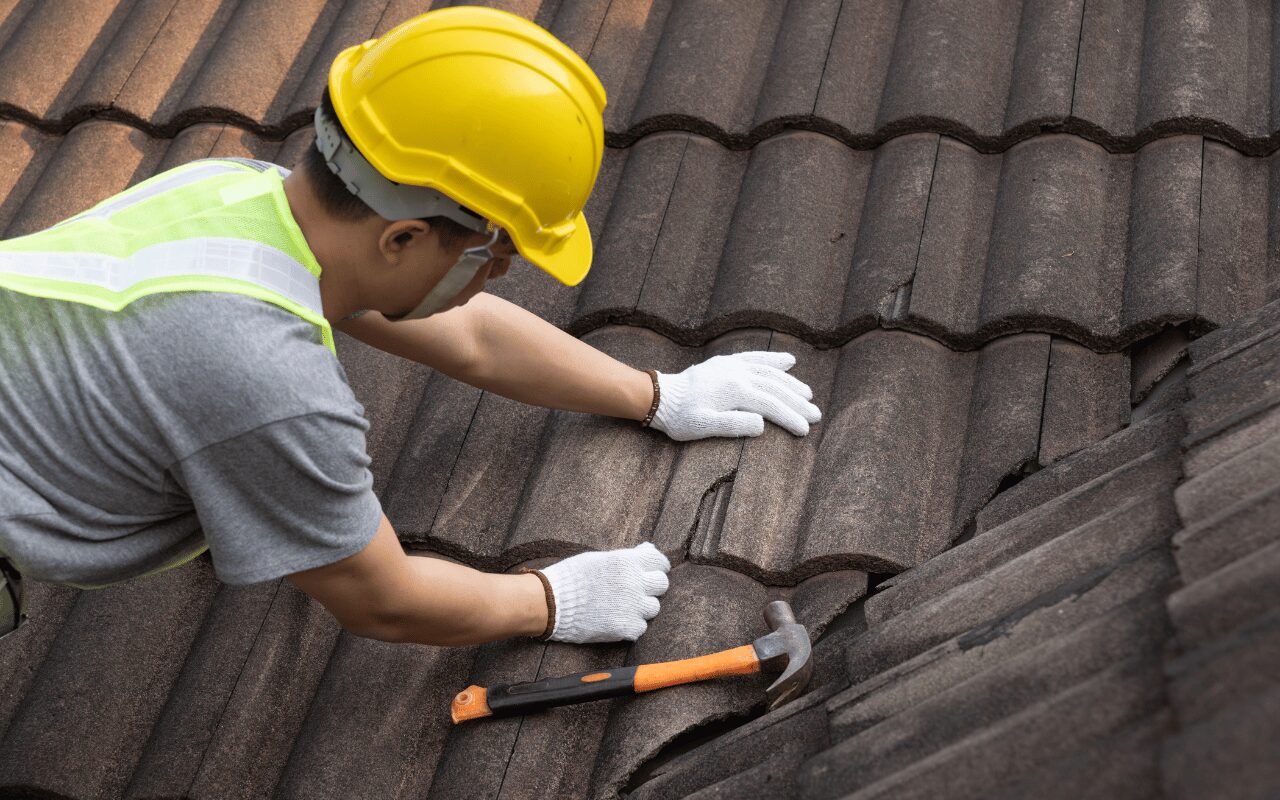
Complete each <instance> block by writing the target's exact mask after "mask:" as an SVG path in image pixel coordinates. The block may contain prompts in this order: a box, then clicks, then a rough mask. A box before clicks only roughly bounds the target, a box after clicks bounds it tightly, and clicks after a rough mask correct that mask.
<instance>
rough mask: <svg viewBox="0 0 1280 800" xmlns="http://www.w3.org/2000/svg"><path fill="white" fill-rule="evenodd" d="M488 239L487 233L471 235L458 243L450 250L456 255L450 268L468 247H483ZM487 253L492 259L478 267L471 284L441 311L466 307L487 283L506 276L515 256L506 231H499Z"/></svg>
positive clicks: (513, 247)
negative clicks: (489, 253) (492, 255)
mask: <svg viewBox="0 0 1280 800" xmlns="http://www.w3.org/2000/svg"><path fill="white" fill-rule="evenodd" d="M489 237H490V234H487V233H476V234H472V235H470V236H468V237H467V238H466V239H465V240H464V241H463V242H461V243H459V244H458V245H457V246H456V247H455V248H450V251H451V252H453V251H454V250H456V254H455V255H454V257H453V261H451V262H450V264H449V266H450V267H452V266H453V264H455V263H457V261H458V258H459V257H461V255H462V251H463V250H464V249H466V248H468V247H483V246H484V244H485V242H488V241H489ZM489 252H491V253H493V254H494V257H493V258H491V259H490V260H488V261H486V262H485V264H484V266H482V267H480V270H479V271H478V272H476V276H475V277H474V278H472V279H471V282H470V283H468V284H467V285H466V286H464V287H463V288H462V291H460V292H458V294H457V296H455V297H454V298H453V299H452V300H450V301H449V303H448V304H446V305H445V307H444V308H443V309H442V310H443V311H448V310H449V309H451V308H457V307H458V306H464V305H466V304H467V301H468V300H470V299H471V298H473V297H475V296H476V295H477V294H478V293H479V292H480V291H482V290H483V289H484V285H485V283H486V282H487V281H490V280H493V279H494V278H501V277H502V276H503V275H506V274H507V270H508V269H510V268H511V259H512V258H513V257H515V255H516V248H515V245H514V244H513V243H512V241H511V237H510V236H508V235H507V232H506V231H500V232H499V233H498V240H497V241H496V242H494V243H493V244H492V245H490V247H489Z"/></svg>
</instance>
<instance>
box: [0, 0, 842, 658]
mask: <svg viewBox="0 0 1280 800" xmlns="http://www.w3.org/2000/svg"><path fill="white" fill-rule="evenodd" d="M603 107H604V90H603V88H602V87H601V86H600V84H599V81H598V80H597V79H596V77H595V75H594V74H593V73H592V72H591V70H590V68H589V67H588V66H587V65H586V64H585V63H584V62H583V61H582V60H581V59H580V58H578V57H577V56H576V55H575V54H574V53H573V52H572V51H570V50H569V49H568V48H567V47H565V46H564V45H563V44H562V43H560V42H559V41H557V40H556V39H554V38H553V37H552V36H551V35H550V34H548V33H546V32H545V31H543V30H542V29H540V28H538V27H536V26H535V25H533V24H532V23H529V22H527V21H525V20H523V19H520V18H518V17H514V16H511V15H508V14H504V13H502V12H497V11H491V10H486V9H474V8H458V9H447V10H442V11H436V12H431V13H428V14H424V15H422V16H420V17H417V18H415V19H412V20H409V21H408V22H406V23H403V24H402V25H400V26H397V27H396V28H394V29H392V30H391V31H389V32H388V33H387V34H386V35H385V36H384V37H382V38H381V39H379V40H376V41H370V42H366V43H364V44H362V45H359V46H356V47H353V48H350V49H348V50H346V51H344V52H343V53H342V54H340V55H339V56H338V58H337V59H336V60H335V62H334V64H333V67H332V70H331V72H330V79H329V88H328V90H326V92H325V97H324V99H323V101H322V103H321V105H320V107H319V108H318V109H317V112H316V128H317V143H316V148H315V149H314V150H312V151H310V152H308V154H307V155H306V157H305V158H304V159H303V160H302V163H301V165H300V166H299V167H298V168H297V169H296V170H295V171H293V172H292V173H290V172H288V171H287V170H284V169H283V168H280V167H277V166H275V165H270V164H265V163H262V162H244V161H237V160H235V159H210V160H205V161H199V162H193V163H192V164H188V165H184V166H182V167H179V168H177V169H174V170H170V171H169V172H167V173H163V174H161V175H159V176H156V177H155V178H152V179H150V180H148V181H145V182H143V183H142V184H140V185H138V186H136V187H133V188H132V189H130V190H128V191H126V192H123V193H121V194H120V195H117V196H115V197H112V198H109V199H108V200H106V201H104V202H102V203H100V204H99V205H98V206H95V207H94V208H93V209H90V210H88V211H86V212H84V213H82V214H79V215H77V216H75V217H72V218H71V219H69V220H65V221H64V222H62V223H59V224H58V225H55V226H53V227H52V228H49V229H46V230H44V231H40V232H37V233H35V234H32V235H30V236H25V237H21V238H19V239H14V240H9V241H6V242H3V243H0V321H2V322H0V404H3V406H4V407H5V409H6V414H4V415H0V554H2V555H3V556H5V557H6V558H5V559H4V560H3V561H0V566H2V567H3V570H4V573H5V575H6V577H7V578H8V582H9V585H10V586H14V585H17V584H18V583H19V582H20V578H19V577H18V574H19V573H21V574H26V575H29V576H31V577H36V578H42V579H46V580H52V581H59V582H65V583H69V584H72V585H76V586H81V587H86V588H92V587H96V586H102V585H107V584H110V583H114V582H117V581H121V580H127V579H130V578H133V577H137V576H140V575H147V574H151V573H154V572H157V571H160V570H163V569H169V568H172V567H174V566H177V565H179V564H181V563H184V562H185V561H187V560H189V559H190V558H192V557H194V556H195V555H198V554H199V553H201V552H203V551H204V550H205V549H208V550H209V551H210V553H211V555H212V558H213V564H214V568H215V570H216V573H217V575H218V577H219V579H221V580H223V581H225V582H227V583H232V584H244V583H253V582H258V581H266V580H272V579H275V578H279V577H281V576H287V577H288V579H289V580H290V581H291V582H292V583H294V584H295V585H296V586H298V587H299V588H300V589H302V590H303V591H305V592H306V593H308V594H309V595H311V596H312V597H313V598H315V599H316V600H317V601H319V602H320V603H321V604H323V605H324V606H325V607H326V608H327V609H328V610H329V611H330V612H331V613H332V614H333V615H334V616H335V617H336V618H337V620H338V621H339V622H340V623H341V624H342V625H343V626H344V627H345V628H347V629H348V630H350V631H352V632H353V633H356V634H359V635H363V636H368V637H372V638H378V639H384V640H387V641H403V642H419V643H426V644H441V645H454V644H469V643H477V642H485V641H491V640H495V639H500V638H504V637H508V636H544V637H547V638H551V639H555V640H558V641H572V642H589V641H613V640H619V639H629V640H634V639H636V638H638V637H639V636H640V635H641V634H642V633H643V632H644V630H645V628H646V627H647V624H648V620H650V619H652V618H653V616H654V615H656V614H657V613H658V610H659V601H658V599H657V598H658V597H659V596H661V595H662V594H663V592H665V590H666V588H667V575H666V573H667V572H668V570H669V569H670V564H669V562H668V561H667V559H666V558H665V556H663V555H662V553H660V552H659V551H658V550H657V549H656V548H654V547H653V545H651V544H648V543H645V544H642V545H640V546H639V547H635V548H629V549H621V550H613V551H608V552H601V553H584V554H581V555H578V556H574V557H572V558H568V559H565V560H563V561H561V562H559V563H556V564H553V565H551V566H549V567H547V568H546V569H544V570H541V571H533V572H526V573H521V574H487V573H482V572H479V571H476V570H473V569H470V568H468V567H465V566H462V565H458V564H452V563H449V562H446V561H443V560H439V559H433V558H413V557H408V556H406V554H405V553H404V551H403V549H402V548H401V546H400V544H399V541H398V539H397V538H396V535H395V531H394V530H393V529H392V527H391V525H390V523H389V522H388V521H387V518H386V517H385V516H384V515H383V514H382V511H381V508H380V506H379V503H378V500H377V498H376V497H375V496H374V495H373V493H372V490H371V484H372V479H371V476H370V474H369V471H368V463H369V459H368V456H367V455H366V453H365V442H364V433H365V430H366V429H367V427H368V425H367V422H366V421H365V420H364V418H363V416H362V409H361V407H360V406H359V404H358V403H357V402H356V401H355V398H354V396H353V395H352V393H351V390H350V388H349V387H348V386H347V384H346V380H345V376H344V374H343V372H342V369H341V367H340V366H339V364H338V362H337V360H336V358H335V357H334V353H333V351H332V332H331V329H330V327H331V325H332V326H335V327H337V328H338V329H339V330H342V331H345V332H346V333H348V334H350V335H352V336H355V337H357V338H359V339H362V340H363V341H365V342H367V343H369V344H371V345H373V346H375V347H379V348H382V349H384V350H387V351H389V352H392V353H395V354H398V355H401V356H404V357H406V358H411V359H414V360H416V361H420V362H422V363H424V364H427V365H429V366H431V367H433V368H435V369H437V370H439V371H441V372H443V373H445V374H446V375H449V376H451V377H454V378H457V379H459V380H463V381H466V382H468V383H470V384H472V385H474V386H477V387H480V388H482V389H485V390H487V391H492V392H497V393H499V394H502V395H504V396H507V397H511V398H514V399H517V400H521V401H524V402H529V403H537V404H540V405H544V406H548V407H551V408H559V409H567V410H572V411H583V412H591V413H598V414H608V415H612V416H617V417H624V418H630V419H636V420H641V421H643V422H644V423H645V424H650V423H651V424H652V425H653V426H654V427H656V428H658V429H660V430H663V431H665V432H666V433H667V434H668V435H670V436H672V437H673V438H675V439H679V440H687V439H695V438H701V437H705V436H713V435H734V436H740V435H756V434H759V433H760V432H761V431H762V430H763V425H764V422H763V420H764V418H768V419H769V420H771V421H773V422H776V423H778V424H781V425H784V426H785V427H787V428H788V429H789V430H791V431H792V432H793V433H795V434H798V435H803V434H805V433H807V432H808V427H809V425H810V424H811V423H814V422H816V421H817V420H818V419H819V416H820V415H819V412H818V409H817V408H816V407H815V406H813V405H812V403H810V402H809V400H810V399H811V397H812V392H811V391H810V390H809V387H807V386H805V385H804V384H803V383H802V382H800V381H798V380H796V379H795V378H793V377H792V376H790V375H787V374H786V371H785V370H786V369H788V368H789V367H790V366H791V365H792V364H793V363H794V359H793V358H792V357H791V356H790V355H789V354H785V353H744V354H738V355H735V356H731V357H717V358H713V359H710V360H708V361H706V362H704V363H702V364H697V365H694V366H693V367H690V368H689V369H687V370H685V371H684V372H682V373H680V374H676V375H663V374H659V373H657V372H654V371H650V372H648V373H646V372H643V371H640V370H637V369H633V368H631V367H629V366H627V365H624V364H621V363H619V362H617V361H615V360H614V359H612V358H610V357H608V356H606V355H604V354H603V353H600V352H599V351H597V350H595V349H593V348H591V347H590V346H588V345H586V344H584V343H583V342H581V341H579V340H577V339H575V338H573V337H571V336H569V335H567V334H565V333H563V332H562V331H560V330H558V329H557V328H555V327H554V326H552V325H550V324H548V323H546V322H545V321H543V320H541V319H539V318H538V317H536V316H534V315H532V314H529V313H528V312H525V311H523V310H522V309H520V308H518V307H517V306H515V305H513V304H510V303H507V302H505V301H502V300H500V299H498V298H496V297H493V296H490V295H487V294H483V293H481V289H482V288H483V286H484V284H485V282H486V281H488V280H490V279H493V278H496V277H499V276H501V275H503V274H504V273H505V272H506V271H507V269H508V268H509V266H510V260H511V258H512V257H513V256H515V255H516V254H517V253H519V254H521V255H523V256H525V257H526V258H527V259H528V260H529V261H531V262H533V263H534V264H536V265H538V266H539V267H541V268H542V269H544V270H546V271H547V272H549V273H550V274H552V275H553V276H555V277H556V278H558V279H559V280H561V281H563V282H565V283H569V284H571V285H572V284H574V283H576V282H578V281H579V280H581V279H582V277H583V275H585V273H586V271H587V268H588V267H589V265H590V258H591V242H590V234H589V232H588V230H587V227H586V221H585V219H583V217H582V213H581V212H582V207H583V205H584V204H585V202H586V199H587V196H588V195H589V193H590V191H591V187H592V185H593V184H594V181H595V178H596V174H597V172H598V171H599V167H600V160H601V157H602V154H603V120H602V111H603ZM0 596H8V593H0ZM19 599H20V598H19ZM2 602H3V601H0V603H2ZM11 604H12V600H11ZM5 610H6V609H5V608H4V607H3V606H0V626H2V625H4V619H5V614H4V612H5ZM10 615H11V616H14V612H12V610H11V611H10ZM9 627H12V624H11V625H10V626H9ZM4 630H5V629H4V628H3V627H0V633H3V632H4Z"/></svg>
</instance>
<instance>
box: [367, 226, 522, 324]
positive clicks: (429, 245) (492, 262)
mask: <svg viewBox="0 0 1280 800" xmlns="http://www.w3.org/2000/svg"><path fill="white" fill-rule="evenodd" d="M394 226H395V227H397V228H400V226H404V227H403V228H401V229H400V230H399V232H398V233H396V234H395V235H394V236H390V237H388V236H386V235H384V238H383V242H385V243H386V245H385V246H384V254H385V255H387V256H388V258H390V257H391V253H390V252H387V249H386V248H390V249H391V250H393V251H394V253H395V256H394V257H395V260H396V261H397V262H399V263H403V264H404V265H405V266H407V267H408V269H407V270H397V272H398V274H399V276H400V278H399V280H397V282H396V283H397V286H396V287H395V296H394V303H395V305H396V306H397V307H396V308H392V309H387V310H388V311H389V312H390V313H391V314H396V315H402V314H405V313H408V312H409V311H412V310H413V309H414V308H415V307H416V306H417V304H418V303H419V302H420V301H421V300H422V298H424V297H425V296H426V294H427V292H429V291H431V289H433V288H434V287H435V286H436V284H437V283H439V282H440V280H441V279H442V278H444V276H445V275H446V274H447V273H448V272H449V270H450V269H452V267H453V265H454V264H456V263H457V262H458V259H459V258H461V257H462V254H463V251H464V250H466V249H467V248H470V247H483V246H484V245H485V244H486V243H487V242H488V241H489V239H490V237H491V235H492V234H489V233H470V234H468V235H467V236H465V237H463V238H462V239H460V240H458V241H454V242H451V243H450V244H449V245H447V246H446V245H445V244H443V243H442V242H441V240H440V237H439V235H438V234H437V232H436V231H435V230H433V229H431V228H430V226H428V225H426V224H425V223H419V222H413V223H395V224H394ZM397 237H398V238H397ZM489 251H490V252H491V253H493V255H494V257H493V258H491V259H489V260H488V261H486V262H485V263H484V264H483V265H482V266H481V267H480V269H479V270H478V271H477V272H476V274H475V277H473V278H472V279H471V281H470V282H469V283H468V284H467V285H466V286H464V287H463V288H462V290H461V291H459V292H458V294H457V295H455V296H454V297H453V298H451V299H450V300H449V302H447V303H446V304H445V305H444V307H443V308H441V309H440V312H437V313H441V312H444V311H448V310H449V309H452V308H457V307H458V306H462V305H465V304H466V303H467V301H469V300H470V299H471V298H472V297H475V295H476V294H477V293H479V292H480V291H481V290H483V289H484V286H485V283H486V282H487V281H489V280H492V279H494V278H498V277H501V276H503V275H505V274H506V273H507V270H508V269H510V268H511V259H512V258H513V257H514V256H515V255H516V249H515V245H514V244H513V243H512V241H511V238H510V237H509V236H508V235H507V233H506V232H505V231H500V232H499V235H498V239H497V241H495V242H494V243H493V244H492V245H490V246H489Z"/></svg>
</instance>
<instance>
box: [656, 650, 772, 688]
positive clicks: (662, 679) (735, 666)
mask: <svg viewBox="0 0 1280 800" xmlns="http://www.w3.org/2000/svg"><path fill="white" fill-rule="evenodd" d="M759 671H760V659H759V658H758V657H757V656H756V650H755V647H753V646H752V645H749V644H744V645H743V646H741V647H735V648H733V649H732V650H722V651H721V652H719V653H712V654H711V655H707V656H698V657H697V658H685V659H681V660H680V661H664V662H662V663H660V664H641V665H640V666H638V667H636V677H635V690H636V691H637V692H651V691H653V690H654V689H665V688H666V687H668V686H678V685H679V684H682V683H693V682H694V681H705V680H707V679H709V678H719V677H722V676H724V675H749V674H751V673H753V672H759Z"/></svg>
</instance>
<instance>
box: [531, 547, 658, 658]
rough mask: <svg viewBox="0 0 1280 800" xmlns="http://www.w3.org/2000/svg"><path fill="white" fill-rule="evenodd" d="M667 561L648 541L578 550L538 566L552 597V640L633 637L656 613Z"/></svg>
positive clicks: (573, 640)
mask: <svg viewBox="0 0 1280 800" xmlns="http://www.w3.org/2000/svg"><path fill="white" fill-rule="evenodd" d="M670 569H671V562H670V561H668V560H667V557H666V556H664V555H663V554H662V551H660V550H658V548H656V547H654V546H653V545H652V544H650V543H649V542H645V543H644V544H641V545H639V546H637V547H631V548H627V549H623V550H606V551H604V552H598V553H582V554H580V555H576V556H573V557H572V558H566V559H565V560H564V561H559V562H557V563H555V564H552V565H551V566H549V567H547V568H545V569H543V570H540V571H541V572H542V574H543V575H545V576H546V577H547V581H548V583H550V584H551V592H552V594H553V595H555V605H556V618H555V628H554V629H553V630H552V633H551V636H550V637H549V638H550V639H551V640H553V641H557V642H575V643H582V642H615V641H618V640H619V639H627V640H630V641H635V640H636V639H639V638H640V636H641V634H643V633H644V632H645V630H647V629H648V627H649V620H651V619H653V618H654V617H656V616H657V615H658V610H659V608H660V604H659V602H658V597H660V596H661V595H662V594H664V593H665V592H666V591H667V572H668V571H669V570H670Z"/></svg>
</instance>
